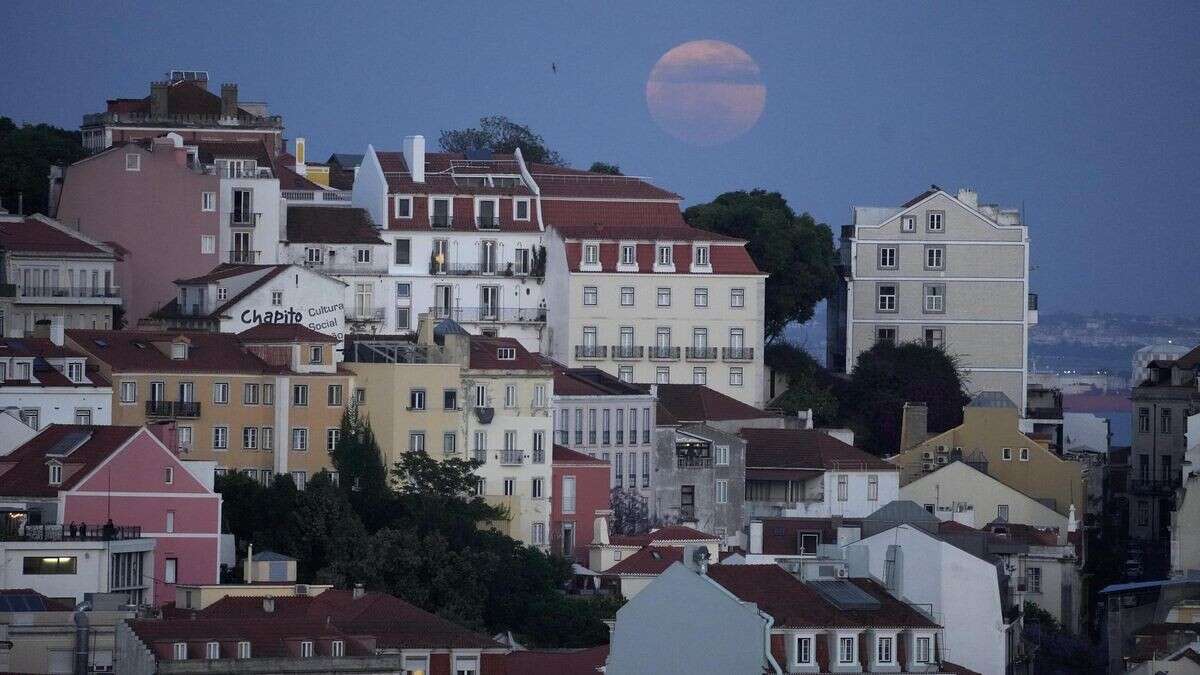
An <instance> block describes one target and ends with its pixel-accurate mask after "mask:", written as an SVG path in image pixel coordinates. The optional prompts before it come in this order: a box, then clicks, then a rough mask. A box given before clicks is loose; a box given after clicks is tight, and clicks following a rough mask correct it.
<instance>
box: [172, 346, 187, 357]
mask: <svg viewBox="0 0 1200 675" xmlns="http://www.w3.org/2000/svg"><path fill="white" fill-rule="evenodd" d="M187 350H188V347H187V343H186V342H172V343H171V359H172V360H174V361H182V360H183V359H186V358H187Z"/></svg>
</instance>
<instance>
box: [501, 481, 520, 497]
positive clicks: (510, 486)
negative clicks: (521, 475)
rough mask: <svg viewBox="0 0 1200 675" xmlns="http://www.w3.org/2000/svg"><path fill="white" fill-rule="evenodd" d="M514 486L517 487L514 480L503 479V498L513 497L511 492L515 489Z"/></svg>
mask: <svg viewBox="0 0 1200 675" xmlns="http://www.w3.org/2000/svg"><path fill="white" fill-rule="evenodd" d="M516 485H517V482H516V479H514V478H505V479H504V496H505V497H511V496H513V492H514V491H515V489H516Z"/></svg>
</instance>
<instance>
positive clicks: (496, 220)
mask: <svg viewBox="0 0 1200 675" xmlns="http://www.w3.org/2000/svg"><path fill="white" fill-rule="evenodd" d="M475 226H476V227H478V228H479V229H481V230H499V229H500V217H499V216H479V217H478V218H476V219H475Z"/></svg>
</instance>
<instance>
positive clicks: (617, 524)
mask: <svg viewBox="0 0 1200 675" xmlns="http://www.w3.org/2000/svg"><path fill="white" fill-rule="evenodd" d="M609 506H610V507H611V508H612V516H611V518H610V520H609V523H608V532H609V534H641V533H643V532H646V531H647V530H649V529H650V509H649V508H648V507H647V505H646V498H645V497H644V496H642V493H641V492H640V491H638V490H623V489H621V488H613V489H612V492H610V493H609Z"/></svg>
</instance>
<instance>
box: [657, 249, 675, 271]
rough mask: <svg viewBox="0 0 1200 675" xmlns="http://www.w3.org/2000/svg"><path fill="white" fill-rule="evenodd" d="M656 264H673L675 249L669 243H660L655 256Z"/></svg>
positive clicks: (668, 265) (667, 265)
mask: <svg viewBox="0 0 1200 675" xmlns="http://www.w3.org/2000/svg"><path fill="white" fill-rule="evenodd" d="M655 259H656V260H657V261H658V264H659V265H660V266H662V267H671V266H672V265H674V264H675V250H674V247H672V246H671V245H670V244H660V245H659V246H658V253H657V255H656V256H655Z"/></svg>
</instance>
